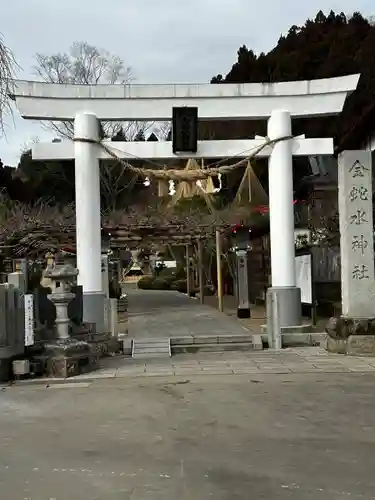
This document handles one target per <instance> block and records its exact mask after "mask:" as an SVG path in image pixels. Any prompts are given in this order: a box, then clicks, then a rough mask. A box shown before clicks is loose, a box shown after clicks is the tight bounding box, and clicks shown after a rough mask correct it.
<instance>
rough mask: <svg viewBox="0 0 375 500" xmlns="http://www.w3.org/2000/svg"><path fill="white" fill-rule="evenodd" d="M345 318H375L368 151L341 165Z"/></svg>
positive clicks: (344, 156)
mask: <svg viewBox="0 0 375 500" xmlns="http://www.w3.org/2000/svg"><path fill="white" fill-rule="evenodd" d="M338 186H339V194H338V200H339V212H340V246H341V287H342V290H341V296H342V315H343V316H344V317H349V318H375V284H374V236H373V217H372V208H373V207H372V166H371V153H370V152H368V151H344V152H343V153H341V154H340V156H339V161H338Z"/></svg>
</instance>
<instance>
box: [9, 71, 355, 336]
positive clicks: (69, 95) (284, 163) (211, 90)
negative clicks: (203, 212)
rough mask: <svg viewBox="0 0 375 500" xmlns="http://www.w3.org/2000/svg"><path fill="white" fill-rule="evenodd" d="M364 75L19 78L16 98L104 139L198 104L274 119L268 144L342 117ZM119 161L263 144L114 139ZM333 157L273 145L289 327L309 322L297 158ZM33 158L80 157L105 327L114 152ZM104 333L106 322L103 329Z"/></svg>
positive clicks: (40, 149)
mask: <svg viewBox="0 0 375 500" xmlns="http://www.w3.org/2000/svg"><path fill="white" fill-rule="evenodd" d="M358 80H359V75H351V76H345V77H339V78H331V79H322V80H313V81H300V82H282V83H267V84H261V83H254V84H252V83H251V84H208V85H206V84H204V85H200V84H198V85H94V86H92V85H60V84H50V83H39V82H25V81H17V82H16V89H15V92H14V95H13V96H12V97H13V98H14V100H15V101H16V103H17V106H18V108H19V110H20V113H21V116H22V117H23V118H26V119H34V120H35V119H37V120H53V121H67V120H71V121H73V120H74V122H75V127H74V128H75V137H76V138H78V139H82V138H83V139H90V140H94V141H96V140H98V139H99V127H98V119H99V120H103V121H104V120H105V121H133V120H138V121H142V120H143V121H149V120H150V121H165V120H168V121H169V120H171V118H172V109H173V107H179V106H196V107H198V116H199V119H200V120H236V119H237V120H239V119H253V120H254V119H267V120H268V131H267V133H268V138H269V139H271V140H273V139H277V138H281V137H288V136H291V135H292V118H301V117H303V118H307V117H314V116H316V117H318V116H327V115H335V114H338V113H340V112H341V110H342V108H343V106H344V102H345V99H346V97H347V95H348V94H349V93H350V92H352V91H353V90H355V89H356V87H357V84H358ZM105 143H106V145H107V146H108V147H110V148H113V150H114V151H115V153H116V155H117V156H118V157H120V158H124V159H131V158H134V157H136V158H143V159H173V158H191V157H197V158H222V157H229V156H236V157H237V158H240V157H247V156H248V155H249V151H250V150H251V149H253V148H255V147H256V146H259V145H260V144H263V143H264V140H263V139H254V140H227V141H201V142H198V151H197V153H196V154H195V155H194V154H190V153H189V154H173V152H172V144H171V142H125V143H121V142H116V143H113V142H109V141H105ZM331 154H333V140H332V139H305V138H304V136H301V137H298V138H294V139H290V140H283V141H280V142H278V143H276V144H274V145H272V146H268V147H266V148H264V149H263V150H262V151H261V152H260V153H259V156H266V157H269V200H270V236H271V271H272V290H273V291H274V293H276V294H277V296H278V303H279V311H280V326H281V327H288V326H297V325H299V324H300V323H301V292H300V289H299V288H297V287H296V273H295V260H294V258H295V252H294V206H293V156H294V155H296V156H316V155H331ZM32 155H33V159H36V160H59V159H75V182H76V241H77V266H78V269H79V277H78V279H79V284H80V285H82V287H83V294H84V295H83V301H84V320H85V321H90V322H91V321H93V322H96V323H97V324H98V325H102V324H103V316H104V312H103V311H104V305H103V303H104V294H103V290H102V279H101V222H100V184H99V160H100V159H109V158H110V156H109V155H108V153H106V152H105V151H104V149H103V148H101V147H100V146H98V145H96V144H94V143H88V142H79V141H76V142H74V143H73V142H72V141H63V142H61V143H47V144H35V145H34V146H33V150H32ZM99 329H100V326H99Z"/></svg>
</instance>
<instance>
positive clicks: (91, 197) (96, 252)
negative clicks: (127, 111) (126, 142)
mask: <svg viewBox="0 0 375 500" xmlns="http://www.w3.org/2000/svg"><path fill="white" fill-rule="evenodd" d="M74 137H75V139H76V141H75V143H74V153H75V199H76V247H77V268H78V271H79V274H78V285H82V288H83V321H84V322H86V323H95V324H96V331H97V332H98V333H102V332H103V331H104V291H103V290H102V275H101V217H100V173H99V154H98V153H99V152H98V145H97V144H95V142H84V141H80V140H79V139H88V140H89V141H98V140H99V121H98V119H97V117H96V115H94V114H92V113H78V114H77V115H76V117H75V120H74Z"/></svg>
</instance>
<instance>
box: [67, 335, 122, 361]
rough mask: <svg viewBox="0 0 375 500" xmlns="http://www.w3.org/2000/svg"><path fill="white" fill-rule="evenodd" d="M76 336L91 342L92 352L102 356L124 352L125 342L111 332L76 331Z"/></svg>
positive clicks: (88, 342) (80, 339) (78, 338)
mask: <svg viewBox="0 0 375 500" xmlns="http://www.w3.org/2000/svg"><path fill="white" fill-rule="evenodd" d="M74 338H75V339H77V340H79V341H82V342H86V343H87V344H89V346H90V348H91V350H92V352H93V353H95V354H96V355H97V356H99V357H100V358H101V357H103V356H113V355H115V354H119V353H122V352H123V342H122V341H121V340H120V339H118V338H116V337H113V336H112V334H111V333H95V332H93V331H91V332H89V333H88V332H81V333H75V334H74Z"/></svg>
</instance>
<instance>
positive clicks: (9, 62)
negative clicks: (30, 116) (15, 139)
mask: <svg viewBox="0 0 375 500" xmlns="http://www.w3.org/2000/svg"><path fill="white" fill-rule="evenodd" d="M18 69H19V66H18V64H17V62H16V60H15V58H14V55H13V52H12V51H11V50H10V49H9V48H8V47H7V46H6V45H5V43H4V39H3V36H2V35H1V33H0V135H2V134H4V133H5V128H4V127H5V117H6V116H9V115H12V107H11V102H10V97H9V95H10V94H11V93H12V92H13V83H14V80H13V79H14V76H15V73H16V71H17V70H18Z"/></svg>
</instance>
